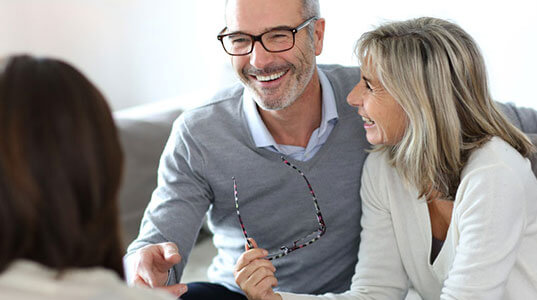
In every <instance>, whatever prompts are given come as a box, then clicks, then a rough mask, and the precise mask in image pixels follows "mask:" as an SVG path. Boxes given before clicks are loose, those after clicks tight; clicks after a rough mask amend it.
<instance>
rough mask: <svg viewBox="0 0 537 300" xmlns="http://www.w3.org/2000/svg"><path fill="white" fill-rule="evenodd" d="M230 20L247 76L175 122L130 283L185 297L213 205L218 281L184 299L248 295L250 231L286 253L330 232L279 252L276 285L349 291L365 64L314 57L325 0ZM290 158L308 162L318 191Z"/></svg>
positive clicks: (243, 13) (263, 5)
mask: <svg viewBox="0 0 537 300" xmlns="http://www.w3.org/2000/svg"><path fill="white" fill-rule="evenodd" d="M226 23H227V24H226V25H227V27H226V28H225V29H224V30H223V31H222V34H221V35H220V36H219V39H220V40H221V42H222V45H223V46H224V50H225V51H226V52H227V53H228V54H230V55H231V63H232V65H233V68H234V70H235V72H236V73H237V76H238V77H239V78H240V80H241V82H242V85H238V86H235V87H233V88H231V89H227V90H224V91H222V92H221V93H220V94H219V95H217V96H215V98H214V99H213V100H212V101H211V103H210V104H207V105H205V106H202V107H199V108H197V109H194V110H191V111H189V112H185V113H183V114H182V115H181V117H180V118H179V119H178V120H177V121H176V123H175V124H174V128H173V130H172V133H171V136H170V139H169V141H168V143H167V145H166V147H165V149H164V153H163V156H162V159H161V162H160V168H159V178H158V179H159V180H158V187H157V189H156V190H155V191H154V193H153V197H152V199H151V202H150V204H149V206H148V209H147V210H146V213H145V216H144V219H143V221H142V227H141V232H140V236H139V237H138V239H137V240H136V241H134V242H133V243H132V244H131V245H130V247H129V249H128V254H127V257H126V265H127V269H130V270H131V272H132V273H133V274H132V275H130V276H129V281H130V282H134V283H135V284H141V285H148V286H151V287H162V286H165V285H168V286H167V287H166V288H167V289H168V290H170V291H171V292H173V293H175V294H176V295H181V294H182V293H183V292H184V291H185V289H186V288H185V285H184V284H178V282H179V280H180V278H181V274H182V270H183V267H184V265H185V263H186V261H187V259H188V255H189V253H190V251H191V249H192V246H193V244H194V242H195V239H196V235H197V232H198V230H199V228H200V227H201V224H202V220H203V217H204V216H205V213H206V212H207V211H208V220H209V225H210V228H211V230H212V231H213V234H214V239H213V241H214V244H215V246H216V247H217V249H218V255H217V256H216V257H215V258H214V260H213V262H212V264H211V266H210V269H209V272H208V275H209V278H210V280H211V283H190V284H188V292H187V293H186V294H184V295H183V296H182V299H245V297H244V296H243V295H242V293H241V291H240V288H239V287H238V286H237V285H236V284H235V281H234V276H233V270H234V265H235V262H236V260H237V258H238V257H239V256H240V254H241V253H242V252H243V250H244V243H245V239H244V235H243V230H245V232H246V231H247V234H248V235H249V236H251V237H253V238H254V239H255V240H256V241H257V243H258V244H259V246H260V247H262V248H265V249H272V250H273V251H274V252H276V256H278V255H283V254H287V252H286V251H285V250H282V251H278V249H279V248H280V247H281V246H282V245H287V247H292V246H293V242H294V241H297V240H301V239H302V238H303V237H305V236H308V237H309V235H308V234H310V233H311V232H312V231H313V232H315V230H316V229H319V228H321V229H323V232H324V229H326V233H324V234H323V235H322V237H320V238H319V239H318V240H316V241H315V242H313V243H311V244H308V246H307V247H304V248H301V249H298V250H296V251H293V252H292V253H289V254H288V255H285V256H283V257H281V258H278V259H275V260H273V262H274V265H275V267H276V270H277V271H276V276H277V278H278V279H279V282H278V285H277V287H276V290H278V289H279V290H282V291H293V292H299V293H310V294H311V293H313V294H318V293H324V292H342V291H344V290H346V289H348V288H349V285H350V280H351V277H352V275H353V273H354V266H355V264H356V261H357V255H356V254H357V251H358V245H359V234H360V229H361V228H360V215H361V208H360V198H359V189H360V176H361V169H362V164H363V161H364V159H365V156H366V152H365V151H364V149H367V148H368V144H367V142H366V140H365V138H364V137H365V134H364V132H363V124H362V121H361V119H359V118H358V115H357V114H356V111H355V110H353V109H352V108H351V107H350V106H348V105H347V104H346V102H345V98H346V96H347V94H348V93H349V91H350V90H351V89H352V88H353V87H354V85H355V84H356V83H357V82H358V80H359V77H360V73H359V69H358V68H344V67H341V66H319V67H318V66H317V65H316V62H315V57H316V56H317V55H319V54H320V53H321V51H322V48H323V38H324V24H325V21H324V19H322V18H319V6H318V0H271V1H264V0H229V1H228V3H227V4H226ZM536 120H537V118H536ZM533 131H537V121H536V122H535V124H534V128H533ZM281 156H284V157H285V158H287V160H288V161H290V162H292V163H293V164H294V165H296V166H297V167H298V169H300V170H302V171H304V174H305V175H306V176H307V180H309V183H311V187H312V189H313V190H314V193H311V192H310V191H309V189H308V187H307V186H305V184H304V178H303V177H302V176H301V175H300V174H299V173H297V171H296V170H294V169H292V168H289V166H287V165H286V164H284V163H283V162H282V159H281V158H280V157H281ZM234 180H235V181H236V188H237V189H238V191H237V194H236V195H237V202H238V203H240V216H241V218H242V224H241V223H240V222H239V220H238V218H237V209H236V207H235V197H234V183H233V182H234ZM312 194H313V195H316V197H317V198H316V201H317V203H318V205H319V210H317V209H316V206H315V205H314V201H312ZM316 213H317V215H316ZM321 214H322V216H321ZM318 217H319V218H318ZM241 225H243V226H244V228H242V227H241ZM324 225H326V228H324ZM298 243H301V242H298ZM284 249H285V248H284ZM170 268H171V269H170Z"/></svg>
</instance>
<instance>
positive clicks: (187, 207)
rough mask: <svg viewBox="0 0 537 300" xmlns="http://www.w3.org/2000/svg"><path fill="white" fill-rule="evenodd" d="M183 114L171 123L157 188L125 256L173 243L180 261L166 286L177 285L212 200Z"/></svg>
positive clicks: (201, 163)
mask: <svg viewBox="0 0 537 300" xmlns="http://www.w3.org/2000/svg"><path fill="white" fill-rule="evenodd" d="M184 115H185V114H183V115H181V117H179V119H178V120H177V121H176V122H175V123H174V126H173V129H172V132H171V134H170V138H169V140H168V142H167V143H166V146H165V148H164V151H163V153H162V156H161V159H160V163H159V168H158V183H157V188H156V189H155V190H154V191H153V194H152V197H151V201H150V202H149V204H148V206H147V208H146V211H145V213H144V217H143V219H142V224H141V228H140V233H139V236H138V237H137V238H136V240H134V241H133V242H132V243H131V244H130V245H129V248H128V251H127V256H128V255H130V254H132V253H133V252H134V251H136V250H137V249H139V248H141V247H143V246H145V245H148V244H156V243H162V242H168V241H169V242H173V243H175V244H176V245H177V247H178V248H179V254H180V255H181V257H182V259H181V262H180V263H179V264H177V265H175V266H174V268H173V269H172V271H171V272H170V274H169V277H170V278H169V280H168V283H169V284H173V283H178V282H179V280H180V278H181V275H182V272H183V268H184V266H185V264H186V262H187V261H188V256H189V254H190V251H191V250H192V247H193V245H194V243H195V241H196V238H197V235H198V232H199V230H200V228H201V225H202V222H203V217H204V216H205V214H206V212H207V210H208V208H209V205H210V203H211V201H212V199H213V197H212V192H211V189H210V187H209V184H208V183H207V182H206V180H205V177H204V165H205V163H204V158H203V155H202V154H201V153H202V151H200V150H199V146H198V145H197V142H196V140H195V138H194V137H193V136H192V135H191V134H190V132H189V129H188V126H187V123H186V121H185V120H184V119H183V116H184ZM128 268H129V266H127V269H128ZM127 273H128V272H127Z"/></svg>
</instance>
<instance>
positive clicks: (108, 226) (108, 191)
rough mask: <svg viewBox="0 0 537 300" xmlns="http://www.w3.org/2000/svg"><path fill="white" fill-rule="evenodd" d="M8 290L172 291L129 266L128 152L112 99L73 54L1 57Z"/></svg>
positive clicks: (102, 294) (1, 195) (44, 294)
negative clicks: (142, 279) (124, 194)
mask: <svg viewBox="0 0 537 300" xmlns="http://www.w3.org/2000/svg"><path fill="white" fill-rule="evenodd" d="M0 137H1V142H0V241H1V243H0V299H37V298H39V299H147V298H152V299H173V298H172V297H171V295H168V294H166V293H165V292H162V291H150V290H146V289H141V288H137V289H131V288H129V287H127V286H126V285H125V284H124V283H123V282H122V277H123V276H124V272H123V265H122V255H123V249H122V246H121V239H120V230H119V221H118V205H117V194H118V189H119V185H120V181H121V173H122V166H123V153H122V150H121V147H120V143H119V140H118V135H117V131H116V128H115V125H114V121H113V118H112V115H111V112H110V109H109V107H108V105H107V103H106V100H105V99H104V97H103V96H102V95H101V93H100V92H99V91H98V90H97V88H96V87H95V86H94V85H93V84H92V83H91V82H90V81H88V79H86V78H85V77H84V75H82V74H81V73H80V72H79V71H77V70H76V69H75V68H73V67H72V66H70V65H68V64H67V63H64V62H61V61H59V60H54V59H47V58H34V57H30V56H13V57H10V58H8V59H4V60H2V61H1V62H0Z"/></svg>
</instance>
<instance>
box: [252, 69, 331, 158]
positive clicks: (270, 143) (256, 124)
mask: <svg viewBox="0 0 537 300" xmlns="http://www.w3.org/2000/svg"><path fill="white" fill-rule="evenodd" d="M317 72H318V74H319V81H320V83H321V89H322V96H321V102H322V115H321V125H320V126H319V128H317V129H315V130H314V131H313V133H312V134H311V137H310V140H309V141H308V145H307V146H306V148H304V147H300V146H292V145H282V144H277V143H276V142H275V141H274V138H273V137H272V135H271V134H270V132H269V131H268V129H267V127H266V126H265V123H263V120H262V119H261V116H260V115H259V112H258V111H257V104H256V103H255V101H254V99H253V96H252V95H251V93H250V92H249V91H248V90H247V89H245V91H244V99H243V110H244V113H245V115H246V121H247V123H248V127H249V129H250V132H251V134H252V138H253V140H254V143H255V145H256V147H258V148H266V149H268V150H271V151H274V152H278V153H281V154H283V155H285V156H288V157H290V158H292V159H295V160H300V161H307V160H309V159H310V158H312V157H313V156H314V155H315V154H316V153H317V152H318V151H319V149H320V148H321V146H322V145H324V143H325V142H326V140H327V139H328V136H330V133H331V132H332V129H333V128H334V126H335V124H336V123H337V120H338V113H337V108H336V99H335V96H334V91H333V89H332V85H331V84H330V81H328V78H327V77H326V75H325V74H324V73H323V72H322V71H321V70H320V69H319V68H317Z"/></svg>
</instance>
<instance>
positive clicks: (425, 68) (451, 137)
mask: <svg viewBox="0 0 537 300" xmlns="http://www.w3.org/2000/svg"><path fill="white" fill-rule="evenodd" d="M356 54H357V56H358V58H359V60H360V62H361V64H362V72H363V73H364V74H373V75H376V77H377V78H378V79H379V81H380V82H381V83H382V85H383V86H384V88H385V89H386V90H387V92H388V93H390V94H391V95H392V96H393V97H394V98H395V99H396V101H397V102H398V103H399V104H400V105H401V106H402V108H403V110H404V111H405V112H406V114H407V116H408V127H407V129H406V131H405V133H404V135H403V138H402V140H401V141H400V142H399V143H397V144H396V145H383V146H379V147H376V148H375V150H374V151H379V150H386V151H388V153H389V155H390V162H391V163H392V164H393V165H394V166H395V167H396V168H397V170H398V171H399V172H400V174H401V175H402V177H403V178H404V179H405V181H407V182H408V183H410V184H412V185H414V186H416V187H417V188H418V190H419V193H420V197H422V196H424V195H425V196H430V193H432V192H433V190H436V191H438V192H440V193H441V195H442V196H443V197H445V198H448V199H453V198H454V197H455V193H456V190H457V186H458V185H459V182H460V173H461V170H462V168H463V166H464V164H465V163H466V161H467V159H468V156H469V154H470V153H471V151H472V150H474V149H476V148H478V147H480V146H481V145H482V144H483V143H485V142H486V141H488V140H489V139H490V138H491V137H492V136H498V137H500V138H502V139H503V140H505V141H506V142H507V143H509V144H510V145H511V146H513V147H514V148H515V149H516V150H517V151H518V152H520V153H521V154H522V155H523V156H528V155H529V154H530V153H532V152H533V151H534V147H533V145H532V144H531V142H530V141H529V139H528V138H527V137H526V136H525V135H524V134H523V133H522V132H521V131H520V130H518V129H517V128H516V127H515V126H514V125H512V124H511V123H510V122H509V121H508V120H507V119H506V117H504V115H503V114H502V113H501V112H500V111H499V109H498V108H497V107H496V105H495V104H494V102H493V101H492V99H491V97H490V94H489V90H488V84H487V75H486V70H485V64H484V60H483V57H482V56H481V53H480V51H479V48H478V46H477V45H476V43H475V41H474V40H473V39H472V37H470V35H468V34H467V33H466V32H465V31H464V30H463V29H462V28H460V27H459V26H457V25H456V24H453V23H450V22H448V21H445V20H441V19H436V18H428V17H424V18H418V19H412V20H408V21H402V22H393V23H388V24H385V25H382V26H380V27H378V28H377V29H375V30H373V31H370V32H367V33H365V34H363V35H362V37H361V38H360V39H359V41H358V44H357V47H356Z"/></svg>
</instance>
